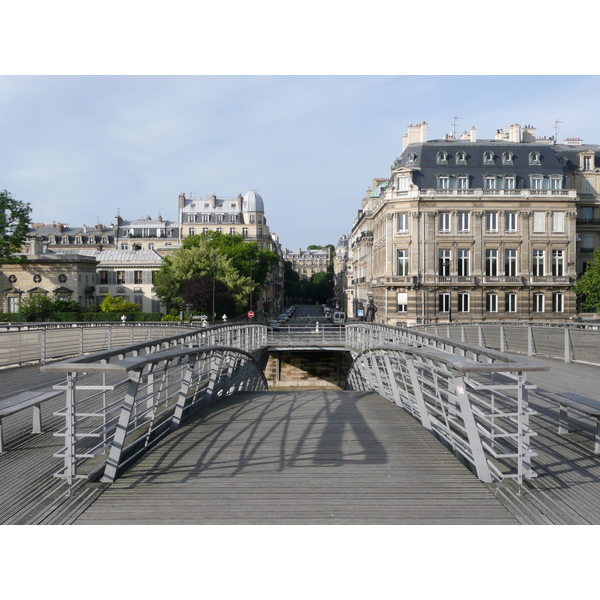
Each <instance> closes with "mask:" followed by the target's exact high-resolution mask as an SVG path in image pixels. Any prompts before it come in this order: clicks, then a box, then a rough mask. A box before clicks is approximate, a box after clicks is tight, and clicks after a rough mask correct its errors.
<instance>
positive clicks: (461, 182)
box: [456, 175, 469, 190]
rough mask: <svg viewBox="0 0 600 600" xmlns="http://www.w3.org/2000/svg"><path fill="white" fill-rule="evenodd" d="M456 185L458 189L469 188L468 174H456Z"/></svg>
mask: <svg viewBox="0 0 600 600" xmlns="http://www.w3.org/2000/svg"><path fill="white" fill-rule="evenodd" d="M456 187H457V189H459V190H467V189H469V176H468V175H458V176H457V178H456Z"/></svg>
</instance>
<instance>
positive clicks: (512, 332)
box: [411, 321, 600, 365]
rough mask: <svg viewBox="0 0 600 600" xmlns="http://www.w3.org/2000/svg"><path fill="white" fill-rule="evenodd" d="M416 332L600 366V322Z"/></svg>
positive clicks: (453, 326) (460, 326)
mask: <svg viewBox="0 0 600 600" xmlns="http://www.w3.org/2000/svg"><path fill="white" fill-rule="evenodd" d="M411 330H412V331H421V332H423V333H424V334H429V333H433V334H435V335H442V336H444V337H445V338H447V339H449V340H452V342H455V341H460V342H467V343H470V344H477V345H479V346H485V347H487V348H492V349H495V350H499V351H500V352H514V353H517V354H526V355H528V356H547V357H550V358H557V359H560V360H563V361H564V362H581V363H588V364H594V365H599V364H600V321H599V322H598V323H580V322H564V323H558V322H554V323H552V322H535V321H530V322H523V321H515V322H509V321H503V322H501V323H498V322H489V323H486V322H475V323H452V324H450V323H448V324H438V325H418V326H416V327H414V328H411Z"/></svg>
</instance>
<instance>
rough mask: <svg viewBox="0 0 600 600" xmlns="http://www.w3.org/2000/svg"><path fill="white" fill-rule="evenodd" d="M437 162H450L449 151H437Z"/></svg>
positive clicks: (442, 163)
mask: <svg viewBox="0 0 600 600" xmlns="http://www.w3.org/2000/svg"><path fill="white" fill-rule="evenodd" d="M437 164H438V165H446V164H448V153H447V152H446V151H445V150H440V151H439V152H438V153H437Z"/></svg>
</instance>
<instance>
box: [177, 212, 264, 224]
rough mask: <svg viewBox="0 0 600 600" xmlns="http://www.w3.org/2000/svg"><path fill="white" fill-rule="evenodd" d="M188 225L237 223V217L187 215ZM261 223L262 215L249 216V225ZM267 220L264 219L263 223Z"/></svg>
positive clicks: (234, 215)
mask: <svg viewBox="0 0 600 600" xmlns="http://www.w3.org/2000/svg"><path fill="white" fill-rule="evenodd" d="M187 222H188V223H239V215H237V214H231V215H221V214H218V215H215V214H206V213H205V214H200V215H196V214H188V219H187ZM254 222H256V223H262V222H263V217H262V215H256V219H255V215H253V214H251V215H250V223H254ZM266 222H267V220H266V219H265V223H266Z"/></svg>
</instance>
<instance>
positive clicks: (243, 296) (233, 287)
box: [154, 231, 278, 314]
mask: <svg viewBox="0 0 600 600" xmlns="http://www.w3.org/2000/svg"><path fill="white" fill-rule="evenodd" d="M277 260H278V258H277V255H276V254H275V253H274V252H271V251H270V250H259V248H258V244H257V243H256V242H246V241H245V239H244V237H243V236H241V235H225V234H223V233H219V232H215V231H210V232H207V233H202V234H200V235H193V236H190V237H188V238H186V239H185V240H184V241H183V244H182V247H181V248H180V249H179V250H177V251H176V252H174V253H173V254H172V255H171V256H168V257H166V258H165V259H164V260H163V264H162V266H161V268H160V269H159V271H158V272H157V274H156V276H155V279H154V290H155V292H156V295H157V296H158V297H159V298H160V299H161V301H162V302H163V303H164V304H166V305H167V307H168V308H173V307H175V308H179V307H181V306H182V305H183V304H190V302H186V299H185V297H184V296H186V297H187V298H188V300H189V292H188V293H186V294H185V295H184V288H185V286H186V284H189V286H191V285H192V284H190V283H189V282H191V281H196V282H199V283H197V284H194V285H195V286H196V291H195V293H194V297H195V298H196V299H198V298H200V297H201V296H202V294H201V293H200V292H199V291H198V289H197V287H198V285H204V286H207V285H208V286H209V288H210V295H211V309H210V310H212V278H213V277H214V279H215V281H219V282H222V283H223V284H224V285H225V286H226V288H227V290H228V292H229V294H230V297H231V298H232V299H233V309H232V308H231V301H230V300H229V299H227V300H226V299H225V296H221V298H222V300H223V302H222V303H221V304H222V305H223V306H221V304H218V305H217V306H216V307H215V308H216V309H217V308H218V309H219V310H217V311H216V312H218V313H221V312H223V311H225V308H227V307H228V312H229V314H230V313H231V312H232V311H233V312H234V313H235V314H239V313H240V312H242V311H243V310H244V309H245V308H246V307H248V306H249V300H250V297H252V298H253V299H255V300H256V299H258V293H257V292H259V291H260V289H261V287H262V286H263V285H264V284H265V282H266V280H267V277H268V274H269V272H270V270H271V269H272V268H273V266H274V265H275V264H276V263H277ZM195 303H196V302H193V303H192V304H195ZM202 310H206V309H205V308H204V309H202ZM209 312H210V311H209ZM225 312H227V311H225Z"/></svg>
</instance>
